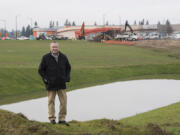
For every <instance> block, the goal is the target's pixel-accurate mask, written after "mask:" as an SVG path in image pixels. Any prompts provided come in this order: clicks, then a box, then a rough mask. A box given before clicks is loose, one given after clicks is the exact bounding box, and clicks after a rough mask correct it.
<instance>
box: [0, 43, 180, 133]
mask: <svg viewBox="0 0 180 135" xmlns="http://www.w3.org/2000/svg"><path fill="white" fill-rule="evenodd" d="M58 42H59V43H60V50H61V51H62V52H63V53H65V54H66V55H67V56H68V58H69V60H70V63H71V65H72V73H71V82H70V83H68V84H67V85H68V86H67V90H68V91H70V90H75V89H78V88H84V87H89V86H94V85H100V84H106V83H111V82H116V81H126V80H135V79H159V78H162V79H180V49H179V48H169V49H154V48H140V47H135V46H122V45H111V44H103V43H93V42H92V43H90V42H85V41H58ZM49 43H50V41H0V105H2V104H8V103H13V102H19V101H23V100H28V99H33V98H39V97H44V96H46V91H45V88H44V85H43V83H42V81H41V78H40V76H39V75H38V73H37V69H38V65H39V63H40V60H41V57H42V55H44V54H45V53H48V52H49ZM179 108H180V103H177V104H174V105H170V106H167V107H164V108H160V109H157V110H154V111H151V112H147V113H143V114H139V115H137V116H133V117H130V118H126V119H123V120H120V121H112V120H105V119H103V120H93V121H87V122H76V121H72V122H71V127H69V128H67V127H63V126H59V125H55V126H52V125H50V124H48V123H39V122H35V121H29V120H27V119H25V118H23V117H22V116H21V115H19V114H18V115H16V114H14V113H10V112H7V111H3V110H0V135H12V134H13V135H19V134H21V135H30V134H34V135H41V134H42V135H43V134H44V135H45V134H46V135H61V134H63V135H71V134H75V135H95V134H97V135H167V134H166V133H167V132H170V133H171V134H172V135H179V134H180V130H179V129H180V128H179V127H180V123H179V121H180V115H179V114H180V110H179ZM164 130H165V131H164ZM171 134H168V135H171Z"/></svg>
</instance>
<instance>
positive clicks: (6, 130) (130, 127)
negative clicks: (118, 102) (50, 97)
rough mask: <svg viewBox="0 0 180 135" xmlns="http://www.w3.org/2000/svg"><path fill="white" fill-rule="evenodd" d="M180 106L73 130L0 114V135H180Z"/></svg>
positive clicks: (77, 126) (78, 125)
mask: <svg viewBox="0 0 180 135" xmlns="http://www.w3.org/2000/svg"><path fill="white" fill-rule="evenodd" d="M179 113H180V103H176V104H173V105H170V106H167V107H163V108H160V109H156V110H153V111H150V112H146V113H142V114H138V115H136V116H133V117H129V118H126V119H122V120H119V121H114V120H107V119H100V120H92V121H86V122H79V121H71V122H70V127H65V126H62V125H58V124H56V125H51V124H49V123H40V122H36V121H29V120H28V119H26V118H25V117H24V116H23V115H22V114H14V113H10V112H7V111H3V110H0V119H1V121H0V135H11V134H13V135H179V134H180V128H179V126H180V115H179Z"/></svg>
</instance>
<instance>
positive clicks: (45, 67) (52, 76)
mask: <svg viewBox="0 0 180 135" xmlns="http://www.w3.org/2000/svg"><path fill="white" fill-rule="evenodd" d="M70 71H71V65H70V64H69V61H68V59H67V57H66V56H65V55H64V54H63V53H61V52H59V56H58V63H57V62H56V60H55V58H54V57H53V56H52V55H51V53H48V54H46V55H44V56H43V57H42V60H41V63H40V65H39V69H38V72H39V74H40V75H41V77H42V79H43V82H44V83H45V85H46V90H59V89H66V82H70Z"/></svg>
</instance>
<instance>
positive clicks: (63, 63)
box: [38, 41, 71, 126]
mask: <svg viewBox="0 0 180 135" xmlns="http://www.w3.org/2000/svg"><path fill="white" fill-rule="evenodd" d="M70 71H71V66H70V64H69V61H68V58H67V57H66V56H65V55H64V54H63V53H61V52H60V51H59V44H58V43H57V42H55V41H54V42H52V43H51V44H50V53H48V54H46V55H44V56H43V57H42V60H41V63H40V65H39V69H38V72H39V74H40V75H41V77H42V80H43V82H44V84H45V86H46V90H47V92H48V114H49V117H48V118H49V120H50V123H52V124H56V120H55V119H56V117H55V97H56V94H57V95H58V97H59V101H60V112H59V122H58V123H59V124H63V125H66V126H69V124H68V123H67V122H66V121H65V117H66V114H67V95H66V90H65V89H66V82H70Z"/></svg>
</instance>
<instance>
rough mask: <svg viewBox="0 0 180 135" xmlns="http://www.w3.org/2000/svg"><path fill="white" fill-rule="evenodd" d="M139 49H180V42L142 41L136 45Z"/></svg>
mask: <svg viewBox="0 0 180 135" xmlns="http://www.w3.org/2000/svg"><path fill="white" fill-rule="evenodd" d="M135 46H139V47H151V48H180V40H141V41H137V42H136V43H135Z"/></svg>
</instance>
